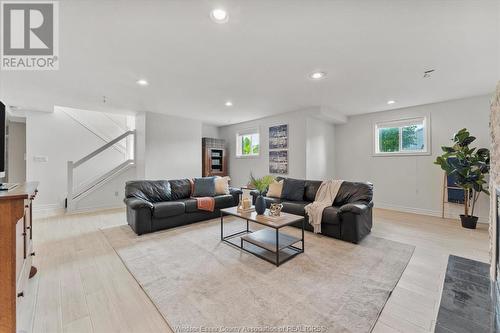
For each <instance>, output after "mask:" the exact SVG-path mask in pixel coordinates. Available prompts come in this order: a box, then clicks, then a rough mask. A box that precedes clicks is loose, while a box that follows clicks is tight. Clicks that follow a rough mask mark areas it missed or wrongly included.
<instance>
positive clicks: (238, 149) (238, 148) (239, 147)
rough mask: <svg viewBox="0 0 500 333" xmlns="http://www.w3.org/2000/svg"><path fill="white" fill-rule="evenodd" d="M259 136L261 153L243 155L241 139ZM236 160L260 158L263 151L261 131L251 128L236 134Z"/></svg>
mask: <svg viewBox="0 0 500 333" xmlns="http://www.w3.org/2000/svg"><path fill="white" fill-rule="evenodd" d="M254 134H257V135H258V136H259V152H258V153H257V154H248V155H243V154H241V150H242V144H241V142H240V137H241V136H244V135H254ZM235 140H236V153H235V155H236V158H259V157H260V153H261V150H262V144H261V141H262V140H261V136H260V131H259V129H258V128H250V129H245V130H240V131H238V132H236V137H235Z"/></svg>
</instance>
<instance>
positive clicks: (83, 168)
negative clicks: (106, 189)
mask: <svg viewBox="0 0 500 333" xmlns="http://www.w3.org/2000/svg"><path fill="white" fill-rule="evenodd" d="M63 111H64V112H65V113H66V114H67V115H68V116H69V117H70V118H72V119H73V120H74V121H76V122H77V123H79V124H80V125H81V126H83V127H84V128H86V129H87V130H88V131H89V132H90V133H92V134H93V135H94V136H95V137H97V138H99V139H100V140H101V141H102V142H103V145H102V146H100V147H98V148H97V149H95V150H94V151H92V152H90V153H89V154H87V155H86V156H84V157H82V158H80V159H79V160H77V161H68V164H67V197H66V200H65V207H66V211H67V212H73V211H75V210H76V209H79V206H78V202H79V201H80V200H82V199H83V198H85V197H87V196H89V195H90V194H92V193H94V192H95V191H96V190H98V189H99V188H101V187H102V186H104V185H105V184H107V183H108V182H110V181H112V180H113V179H115V178H117V177H118V176H120V175H122V174H124V173H125V172H127V171H128V170H130V169H131V168H134V167H135V149H134V148H135V147H134V146H135V135H136V132H135V130H129V129H126V130H124V127H125V128H127V127H129V124H128V123H125V121H124V120H123V119H124V118H125V116H122V117H121V118H120V116H115V117H116V119H113V118H112V117H113V115H107V114H104V113H99V112H92V111H81V112H79V110H76V109H70V108H65V109H64V110H63ZM120 122H121V123H120ZM117 133H121V134H119V135H118V136H116V137H115V138H109V136H110V135H111V134H114V135H116V134H117ZM101 192H102V191H101ZM117 194H118V192H117V193H116V195H117ZM96 198H97V197H95V198H92V197H91V198H89V199H90V200H96Z"/></svg>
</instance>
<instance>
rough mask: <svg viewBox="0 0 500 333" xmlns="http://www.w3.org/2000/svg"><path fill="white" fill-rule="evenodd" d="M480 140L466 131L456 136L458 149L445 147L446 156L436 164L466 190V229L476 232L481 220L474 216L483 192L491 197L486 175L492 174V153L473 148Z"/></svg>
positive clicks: (463, 223)
mask: <svg viewBox="0 0 500 333" xmlns="http://www.w3.org/2000/svg"><path fill="white" fill-rule="evenodd" d="M474 140H476V138H475V137H474V136H471V135H470V133H469V131H467V129H465V128H463V129H461V130H460V131H458V133H456V134H455V135H454V136H453V139H452V141H453V142H454V145H453V146H451V147H448V146H443V147H442V149H443V151H444V153H443V155H441V156H438V157H437V159H436V161H435V162H434V164H437V165H440V166H441V169H443V170H444V171H445V172H446V174H447V175H448V176H452V177H454V178H455V180H456V181H455V182H456V185H457V186H458V187H460V188H462V189H463V190H464V194H465V195H464V206H465V214H463V215H460V220H461V221H462V226H463V227H464V228H469V229H475V228H476V224H477V220H478V217H477V216H474V209H475V208H476V202H477V199H478V198H479V195H480V194H481V192H484V193H486V194H487V195H489V194H490V193H489V192H488V188H487V187H488V185H487V181H486V180H485V176H486V174H488V173H489V171H490V151H489V150H488V149H486V148H480V149H477V148H476V147H474V148H469V145H470V144H471V143H472V142H474Z"/></svg>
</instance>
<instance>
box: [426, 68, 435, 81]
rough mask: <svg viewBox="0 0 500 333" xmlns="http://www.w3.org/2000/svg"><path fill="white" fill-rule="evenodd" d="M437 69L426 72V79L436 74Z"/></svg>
mask: <svg viewBox="0 0 500 333" xmlns="http://www.w3.org/2000/svg"><path fill="white" fill-rule="evenodd" d="M434 71H435V69H429V70H428V71H425V72H424V79H428V78H430V77H431V76H432V74H433V73H434Z"/></svg>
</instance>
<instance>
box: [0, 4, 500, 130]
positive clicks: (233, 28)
mask: <svg viewBox="0 0 500 333" xmlns="http://www.w3.org/2000/svg"><path fill="white" fill-rule="evenodd" d="M215 7H224V8H226V9H227V11H228V12H229V15H230V17H229V22H228V23H227V24H215V23H213V22H212V21H211V20H210V18H209V13H210V10H211V9H213V8H215ZM59 15H60V43H59V45H60V70H58V71H45V72H41V71H37V72H35V71H29V72H0V99H3V100H4V101H5V102H6V104H7V105H16V106H20V107H22V108H28V109H29V108H33V109H38V110H51V109H52V107H53V105H65V106H71V107H76V108H84V109H94V110H108V111H109V110H111V109H124V110H135V111H153V112H160V113H167V114H175V115H179V116H185V117H192V118H197V119H201V120H204V121H207V122H210V123H214V124H219V125H222V124H229V123H237V122H241V121H245V120H250V119H255V118H260V117H263V116H268V115H272V114H278V113H283V112H287V111H293V110H298V109H302V108H310V107H324V108H328V109H330V110H334V111H336V112H340V113H343V114H345V115H354V114H360V113H367V112H375V111H381V110H387V109H394V108H401V107H406V106H412V105H419V104H425V103H432V102H437V101H443V100H448V99H455V98H462V97H467V96H475V95H481V94H487V93H490V92H492V91H493V90H494V86H495V85H496V81H497V80H498V79H499V78H500V64H499V62H500V60H499V59H500V50H499V49H500V32H499V22H500V0H491V1H490V0H469V1H461V0H455V1H445V0H442V1H440V0H407V1H406V0H392V1H390V0H386V1H382V0H366V1H361V0H357V1H353V0H348V1H334V0H331V1H319V0H308V1H305V0H297V1H295V0H282V1H278V0H252V1H250V0H239V1H235V0H231V1H229V0H227V1H210V0H205V1H201V0H200V1H194V0H193V1H188V0H177V1H165V0H164V1H160V0H157V1H136V0H134V1H118V0H115V1H110V0H108V1H103V0H96V1H90V0H88V1H84V0H80V1H76V0H64V1H60V14H59ZM427 69H436V72H435V74H434V75H433V77H432V78H430V79H423V78H422V75H423V72H424V70H427ZM314 70H322V71H326V72H328V76H327V78H326V79H324V80H321V81H311V80H309V79H308V78H307V76H308V74H309V73H311V72H312V71H314ZM139 78H146V79H147V80H148V81H149V83H150V85H149V86H148V87H140V86H138V85H137V84H136V83H135V82H136V80H137V79H139ZM104 95H105V96H107V103H106V104H105V105H104V104H103V103H102V96H104ZM391 99H392V100H396V101H397V103H396V104H393V105H390V106H389V105H387V104H386V102H387V100H391ZM226 100H231V101H233V103H234V106H233V107H230V108H228V107H225V106H224V103H225V101H226Z"/></svg>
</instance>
